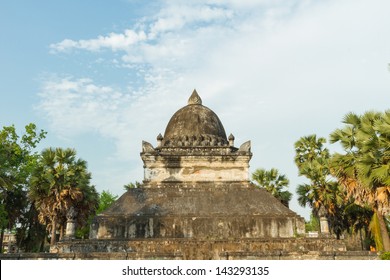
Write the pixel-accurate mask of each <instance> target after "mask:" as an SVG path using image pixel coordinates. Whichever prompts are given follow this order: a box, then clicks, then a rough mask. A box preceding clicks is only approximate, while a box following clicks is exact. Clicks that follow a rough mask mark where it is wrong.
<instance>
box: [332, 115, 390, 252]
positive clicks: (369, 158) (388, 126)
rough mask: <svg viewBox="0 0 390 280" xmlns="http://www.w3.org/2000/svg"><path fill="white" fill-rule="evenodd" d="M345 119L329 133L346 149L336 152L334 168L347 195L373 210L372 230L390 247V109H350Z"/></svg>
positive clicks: (382, 244)
mask: <svg viewBox="0 0 390 280" xmlns="http://www.w3.org/2000/svg"><path fill="white" fill-rule="evenodd" d="M343 123H344V124H345V126H344V127H343V128H341V129H336V130H335V131H334V132H333V133H332V134H331V135H330V142H331V143H336V142H338V143H340V144H341V146H342V147H343V149H344V153H343V154H340V153H336V154H335V155H334V157H333V160H332V171H333V173H334V174H335V176H337V178H338V179H339V182H340V183H341V184H342V185H343V186H344V187H345V188H346V190H347V193H348V196H350V197H353V198H354V200H355V201H356V203H358V204H360V205H361V206H363V207H367V206H368V207H370V208H371V209H372V210H373V211H374V216H373V218H372V223H371V232H372V233H373V234H374V235H375V236H374V239H375V240H376V247H377V249H378V250H383V249H384V250H385V251H390V237H389V233H388V231H387V228H386V222H385V214H386V211H388V210H389V199H390V111H386V112H384V113H381V112H366V113H365V114H363V115H357V114H354V113H349V114H347V115H346V116H345V117H344V119H343ZM375 226H376V228H377V229H379V230H376V229H375V228H374V227H375Z"/></svg>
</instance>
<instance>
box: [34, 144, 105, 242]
mask: <svg viewBox="0 0 390 280" xmlns="http://www.w3.org/2000/svg"><path fill="white" fill-rule="evenodd" d="M90 179H91V175H90V173H89V172H88V171H87V164H86V162H85V161H83V160H81V159H78V160H76V151H75V150H73V149H62V148H56V149H53V148H49V149H45V150H44V151H43V152H42V154H41V158H40V160H39V161H38V166H37V168H36V169H35V172H34V175H33V177H32V179H31V186H30V190H29V197H30V199H31V200H32V201H33V202H34V203H35V206H36V208H37V210H38V211H39V220H40V222H41V223H42V224H44V225H47V229H48V230H49V231H51V245H54V244H55V242H56V231H57V229H59V230H60V238H61V237H62V235H63V232H64V229H65V226H66V214H67V213H68V211H69V210H70V209H71V208H73V209H75V210H76V212H77V213H78V215H77V217H78V221H79V222H80V223H82V222H85V221H86V220H87V217H88V216H89V214H90V213H91V212H93V211H94V210H95V209H96V207H97V197H98V196H97V192H96V190H95V188H94V187H93V186H91V185H90Z"/></svg>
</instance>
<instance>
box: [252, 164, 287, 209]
mask: <svg viewBox="0 0 390 280" xmlns="http://www.w3.org/2000/svg"><path fill="white" fill-rule="evenodd" d="M252 180H253V181H254V183H255V185H256V186H257V187H259V188H264V189H266V190H267V191H268V192H269V193H271V194H272V195H273V196H274V197H276V198H277V199H279V200H280V201H281V202H282V203H283V204H284V205H285V206H286V207H288V204H289V201H290V200H291V196H292V194H291V193H290V192H289V191H287V190H284V189H285V188H288V184H289V180H288V179H287V177H286V175H283V174H279V171H278V170H277V169H276V168H271V169H270V170H265V169H263V168H259V169H256V171H255V172H253V174H252Z"/></svg>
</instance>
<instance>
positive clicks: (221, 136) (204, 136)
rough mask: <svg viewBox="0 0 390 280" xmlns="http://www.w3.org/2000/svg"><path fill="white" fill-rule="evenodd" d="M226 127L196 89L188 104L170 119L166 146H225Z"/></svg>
mask: <svg viewBox="0 0 390 280" xmlns="http://www.w3.org/2000/svg"><path fill="white" fill-rule="evenodd" d="M227 143H228V142H227V137H226V133H225V129H224V127H223V125H222V123H221V121H220V120H219V118H218V116H217V115H216V114H215V113H214V112H213V111H212V110H210V109H209V108H207V107H205V106H203V105H202V99H201V98H200V96H199V95H198V93H197V92H196V90H194V92H193V93H192V95H191V97H190V98H189V99H188V105H187V106H184V107H183V108H181V109H180V110H178V111H177V112H176V113H175V114H174V115H173V116H172V118H171V119H170V121H169V123H168V125H167V128H166V129H165V133H164V141H163V145H164V146H225V145H227Z"/></svg>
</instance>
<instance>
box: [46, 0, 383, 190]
mask: <svg viewBox="0 0 390 280" xmlns="http://www.w3.org/2000/svg"><path fill="white" fill-rule="evenodd" d="M285 2H286V1H250V0H248V1H235V0H231V1H216V0H215V1H205V2H201V1H189V2H187V1H186V2H185V3H186V4H183V1H167V2H166V5H165V6H163V7H162V9H161V10H160V11H159V12H158V13H157V14H156V15H155V16H154V17H153V18H151V19H147V20H146V21H145V20H143V19H142V20H140V23H139V25H138V27H137V28H138V29H134V30H132V29H128V30H127V31H125V32H124V33H122V34H117V33H112V34H109V35H107V36H98V38H97V39H91V40H79V41H72V40H64V41H62V42H61V43H58V44H53V45H52V49H53V50H55V51H58V52H62V51H70V50H72V49H84V50H87V51H96V50H101V49H103V48H107V49H110V50H112V51H114V52H122V62H121V63H122V65H126V66H127V67H129V69H130V68H131V69H132V70H134V69H138V68H136V67H135V68H134V64H136V65H139V64H144V65H145V67H140V68H139V69H141V70H142V71H141V70H140V71H138V72H137V73H136V74H137V75H138V78H141V80H143V81H145V82H143V83H142V85H141V86H140V87H139V88H137V89H132V90H128V89H126V86H127V85H126V84H122V85H120V86H119V87H120V88H121V89H119V90H118V89H114V88H113V87H111V86H103V85H98V81H92V80H90V79H79V78H62V79H59V78H56V79H48V80H47V82H46V83H45V84H44V85H43V88H42V93H41V99H42V102H41V105H40V108H41V110H42V111H43V112H44V113H45V114H47V116H48V117H49V118H50V121H51V123H52V125H53V128H55V129H57V131H58V132H59V133H62V134H64V135H69V134H70V133H75V134H77V133H86V132H88V131H97V132H98V133H99V134H100V135H103V136H105V137H109V138H110V139H113V140H114V142H115V144H116V147H117V155H120V158H122V159H123V158H127V159H129V160H132V161H134V163H137V162H138V163H139V164H138V165H137V166H131V167H129V171H128V172H129V173H132V174H134V172H135V171H134V170H137V171H139V170H140V169H139V168H140V167H139V166H140V165H141V164H142V163H141V161H140V159H139V150H140V143H141V141H142V140H147V141H150V142H151V143H152V144H155V143H154V141H155V137H156V136H157V134H158V133H160V132H161V133H163V132H164V131H163V130H164V129H165V126H166V124H167V122H168V120H169V118H170V117H171V115H172V114H173V113H174V112H175V110H177V109H179V107H181V106H184V105H185V103H186V100H187V98H188V96H189V95H190V93H191V91H192V89H193V88H197V90H198V92H199V93H200V95H201V96H202V99H203V102H204V105H206V106H208V107H210V108H211V109H213V110H214V111H215V112H216V113H217V114H218V115H219V116H220V118H221V120H222V122H223V124H224V125H225V129H226V132H227V133H230V132H232V133H233V134H234V135H235V136H236V143H237V144H238V145H239V144H240V143H242V142H244V141H246V140H248V139H251V140H252V143H253V153H254V157H253V159H252V163H251V166H252V169H255V168H257V167H265V168H271V167H276V168H279V169H280V171H281V172H282V173H286V174H287V175H288V177H289V178H290V179H291V180H290V181H291V182H292V189H293V188H294V187H295V185H296V184H297V182H299V181H302V179H301V178H297V176H296V174H297V173H296V172H297V171H296V168H295V166H294V164H293V152H294V151H293V143H294V142H295V141H296V140H297V139H298V138H299V137H301V136H304V135H307V134H310V133H317V134H318V135H319V136H324V137H327V135H328V134H329V133H330V132H331V130H333V129H335V128H337V127H339V126H340V125H341V123H340V121H341V118H342V116H343V115H344V114H345V113H347V112H348V111H356V112H362V111H364V110H369V109H377V110H383V109H385V108H387V104H388V96H389V92H390V75H389V73H388V71H387V65H388V63H389V62H390V37H389V36H388V26H390V18H389V17H388V15H387V11H388V10H390V2H386V1H379V0H378V1H364V0H360V1H321V2H319V1H298V0H297V1H291V2H289V3H291V4H290V5H286V4H285ZM202 3H203V4H202ZM145 22H146V24H144V23H145ZM140 26H144V28H141V27H140ZM107 61H109V60H107ZM113 61H114V60H113ZM115 61H116V64H118V63H119V61H118V60H115ZM133 78H134V77H133ZM134 79H137V77H136V78H134Z"/></svg>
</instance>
